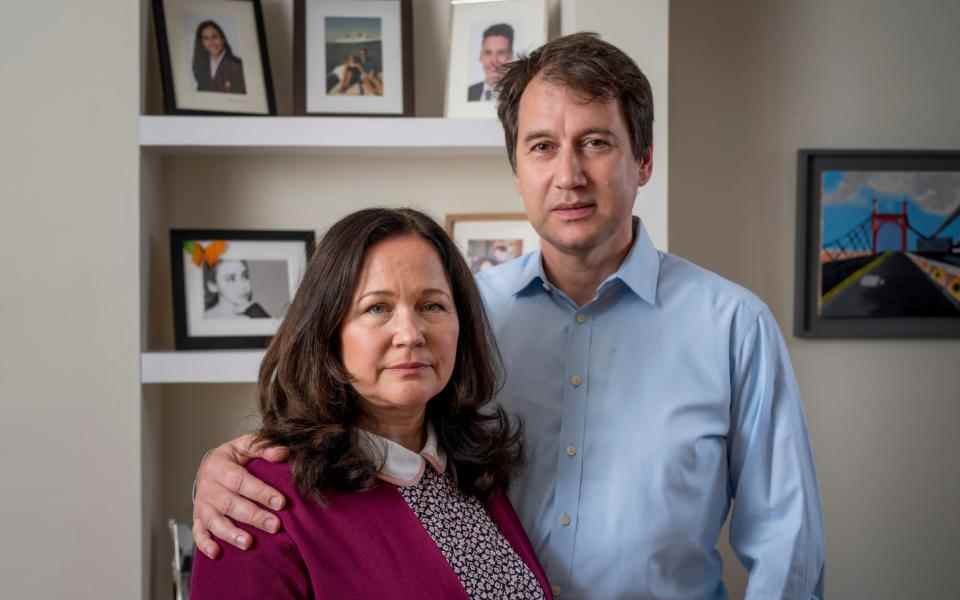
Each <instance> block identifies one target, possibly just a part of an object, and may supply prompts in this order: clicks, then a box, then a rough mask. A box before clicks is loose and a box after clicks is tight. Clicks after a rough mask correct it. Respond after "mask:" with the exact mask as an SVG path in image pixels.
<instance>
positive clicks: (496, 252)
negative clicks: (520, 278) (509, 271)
mask: <svg viewBox="0 0 960 600" xmlns="http://www.w3.org/2000/svg"><path fill="white" fill-rule="evenodd" d="M446 229H447V233H449V234H450V237H452V238H453V241H454V243H455V244H456V245H457V248H460V251H461V252H463V256H464V257H466V259H467V264H469V265H470V270H471V271H473V272H474V273H477V272H479V271H482V270H483V269H489V268H490V267H495V266H497V265H499V264H501V263H505V262H507V261H508V260H511V259H514V258H516V257H518V256H522V255H524V254H526V253H528V252H532V251H533V250H536V249H537V248H539V247H540V236H538V235H537V232H536V231H535V230H534V229H533V227H532V226H531V225H530V223H529V221H527V215H525V214H523V213H490V214H454V215H447V222H446Z"/></svg>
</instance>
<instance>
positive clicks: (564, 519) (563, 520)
mask: <svg viewBox="0 0 960 600" xmlns="http://www.w3.org/2000/svg"><path fill="white" fill-rule="evenodd" d="M560 524H561V525H563V526H564V527H569V526H570V515H568V514H567V513H563V514H562V515H560Z"/></svg>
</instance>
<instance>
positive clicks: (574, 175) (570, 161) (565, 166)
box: [554, 145, 587, 190]
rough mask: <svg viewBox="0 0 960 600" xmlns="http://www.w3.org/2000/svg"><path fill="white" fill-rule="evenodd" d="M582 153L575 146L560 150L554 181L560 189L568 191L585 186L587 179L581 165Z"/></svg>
mask: <svg viewBox="0 0 960 600" xmlns="http://www.w3.org/2000/svg"><path fill="white" fill-rule="evenodd" d="M580 162H581V157H580V153H579V152H577V148H576V147H575V146H573V145H569V146H566V147H562V148H560V150H559V152H558V156H557V162H556V169H557V170H556V172H555V173H554V181H555V184H556V186H557V187H558V188H560V189H564V190H568V189H573V188H577V187H580V186H582V185H585V184H586V182H587V178H586V176H585V175H584V173H583V167H582V165H581V164H580Z"/></svg>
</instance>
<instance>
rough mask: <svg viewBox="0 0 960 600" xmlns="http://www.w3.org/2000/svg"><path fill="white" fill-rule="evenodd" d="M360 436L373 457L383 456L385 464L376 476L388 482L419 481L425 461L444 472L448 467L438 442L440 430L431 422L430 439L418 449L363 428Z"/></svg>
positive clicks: (414, 482) (428, 434)
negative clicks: (418, 450)
mask: <svg viewBox="0 0 960 600" xmlns="http://www.w3.org/2000/svg"><path fill="white" fill-rule="evenodd" d="M360 439H361V440H364V441H366V443H367V444H368V448H369V450H371V451H372V454H373V458H374V461H376V462H379V461H380V460H381V459H383V467H382V468H381V469H380V472H379V473H377V476H378V477H379V478H380V479H382V480H384V481H386V482H388V483H392V484H394V485H398V486H401V487H406V486H410V485H416V484H418V483H420V478H421V477H423V471H424V469H425V468H426V465H428V464H429V465H430V466H431V467H433V469H434V470H435V471H436V472H437V473H443V472H444V471H445V470H446V468H447V458H446V456H445V455H444V454H443V450H441V449H440V448H439V447H438V446H437V434H436V432H435V431H434V430H433V426H432V425H430V424H429V423H428V424H427V442H426V443H425V444H424V445H423V449H422V450H420V452H419V453H417V452H413V451H412V450H407V449H406V448H404V447H403V446H401V445H400V444H398V443H396V442H394V441H392V440H388V439H387V438H385V437H382V436H379V435H377V434H375V433H373V432H371V431H366V430H364V429H361V430H360Z"/></svg>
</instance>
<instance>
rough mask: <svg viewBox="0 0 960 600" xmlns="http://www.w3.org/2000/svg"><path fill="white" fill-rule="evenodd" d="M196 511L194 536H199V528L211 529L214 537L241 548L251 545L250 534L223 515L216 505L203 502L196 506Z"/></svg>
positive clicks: (244, 548)
mask: <svg viewBox="0 0 960 600" xmlns="http://www.w3.org/2000/svg"><path fill="white" fill-rule="evenodd" d="M194 513H195V515H196V516H195V517H194V519H193V528H194V538H197V537H199V536H198V535H197V533H196V530H197V529H198V528H199V529H201V530H204V529H205V530H206V531H209V532H210V533H211V534H213V536H214V537H216V538H219V539H221V540H223V541H225V542H227V543H228V544H230V545H231V546H236V547H237V548H239V549H241V550H246V549H247V548H249V547H250V542H251V539H250V534H249V533H247V532H246V531H244V530H242V529H240V528H239V527H237V526H236V525H234V524H233V522H232V521H230V519H227V518H225V517H223V516H222V515H221V514H220V512H219V511H218V510H215V508H214V507H212V506H210V505H208V504H202V505H199V506H197V507H196V509H195V510H194ZM204 554H206V552H204Z"/></svg>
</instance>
